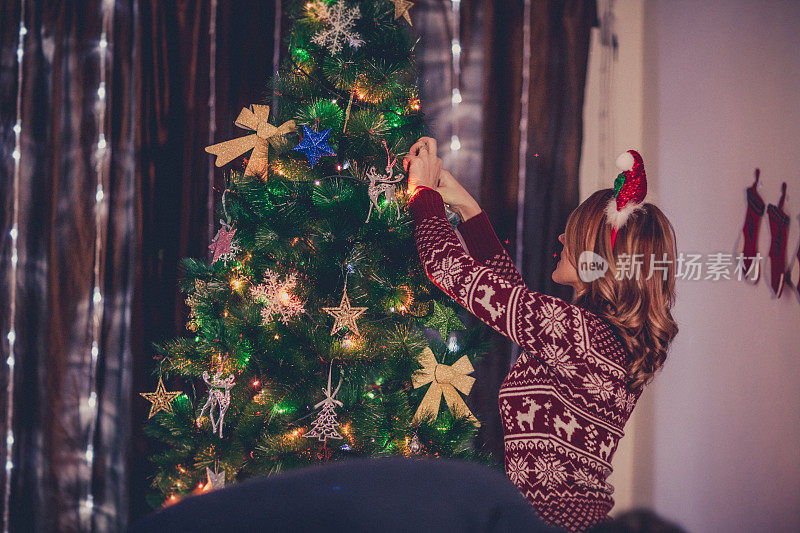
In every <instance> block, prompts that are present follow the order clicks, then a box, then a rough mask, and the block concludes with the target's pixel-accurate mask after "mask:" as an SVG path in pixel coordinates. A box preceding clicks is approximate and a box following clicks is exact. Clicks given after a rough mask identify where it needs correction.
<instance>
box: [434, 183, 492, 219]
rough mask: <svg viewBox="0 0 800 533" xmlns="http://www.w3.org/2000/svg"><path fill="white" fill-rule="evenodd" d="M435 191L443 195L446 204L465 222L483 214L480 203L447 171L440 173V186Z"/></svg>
mask: <svg viewBox="0 0 800 533" xmlns="http://www.w3.org/2000/svg"><path fill="white" fill-rule="evenodd" d="M435 190H436V191H437V192H438V193H439V194H441V195H442V199H443V200H444V203H446V204H447V205H449V206H450V209H452V210H453V211H455V212H456V213H458V214H459V216H461V220H462V221H465V220H467V219H469V218H472V217H474V216H475V215H477V214H479V213H480V212H481V208H480V206H479V205H478V202H476V201H475V199H474V198H473V197H472V195H470V194H469V193H468V192H467V190H466V189H465V188H464V187H462V186H461V184H460V183H459V182H458V181H457V180H456V179H455V178H454V177H453V175H452V174H450V173H449V172H448V171H446V170H442V171H441V172H440V173H439V186H438V187H435Z"/></svg>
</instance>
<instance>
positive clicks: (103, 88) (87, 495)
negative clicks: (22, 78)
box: [79, 0, 115, 530]
mask: <svg viewBox="0 0 800 533" xmlns="http://www.w3.org/2000/svg"><path fill="white" fill-rule="evenodd" d="M114 8H115V3H114V0H103V1H102V17H103V22H102V30H101V33H100V40H99V41H98V45H97V47H98V51H99V56H100V57H99V61H100V81H99V83H98V86H97V105H96V106H95V109H96V111H95V113H96V117H95V118H96V124H97V142H96V144H95V151H94V162H95V179H96V182H95V183H96V185H95V193H94V201H95V204H94V221H95V241H94V269H93V288H92V304H91V327H90V349H89V356H90V357H89V395H88V397H87V398H86V399H85V400H84V402H85V405H84V406H81V407H82V409H81V410H82V411H83V410H84V409H85V411H86V412H88V417H89V428H88V432H87V438H86V450H85V452H84V460H85V461H86V472H87V479H86V484H85V488H84V496H83V498H82V500H81V501H80V505H79V507H80V509H79V510H80V512H79V515H80V517H81V519H82V521H83V522H84V526H83V527H84V528H85V529H87V530H91V529H92V528H93V524H92V515H93V514H94V507H95V503H94V493H93V487H92V472H93V470H94V461H95V455H96V454H95V448H94V441H95V436H96V433H97V416H98V410H99V409H98V401H97V363H98V361H99V359H100V338H101V333H102V326H103V311H104V301H105V299H104V297H103V292H102V289H101V285H102V257H103V251H102V247H103V228H104V227H105V221H106V216H107V213H108V199H107V197H106V194H105V190H104V182H105V181H106V179H107V172H108V169H109V166H110V162H111V147H110V144H109V142H108V139H107V136H106V131H107V130H106V115H107V112H108V99H107V96H108V94H107V93H108V86H107V80H108V63H109V61H110V58H111V56H110V48H111V41H110V36H111V29H112V27H113V22H114Z"/></svg>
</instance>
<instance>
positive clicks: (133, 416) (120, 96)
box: [0, 0, 276, 531]
mask: <svg viewBox="0 0 800 533" xmlns="http://www.w3.org/2000/svg"><path fill="white" fill-rule="evenodd" d="M100 2H101V0H90V1H80V0H66V1H65V0H62V1H41V2H32V1H28V2H26V5H27V12H26V16H25V22H26V26H27V28H28V34H27V36H26V42H25V55H24V59H23V66H24V76H23V79H24V82H23V86H22V97H23V103H24V107H23V109H22V127H23V133H22V157H21V170H22V172H21V181H20V189H19V192H20V215H19V216H20V235H19V263H18V269H19V270H18V275H17V290H18V293H17V312H16V314H15V316H16V332H17V342H16V350H15V352H16V361H17V364H16V367H15V368H16V372H15V384H14V385H15V388H14V399H15V416H14V423H13V425H14V434H15V444H14V456H13V461H14V470H13V475H12V491H11V501H10V505H9V508H10V515H11V516H10V518H11V522H10V523H11V529H12V531H75V530H88V529H89V527H90V526H88V525H87V524H86V523H85V522H83V523H82V522H81V521H80V509H81V507H80V505H81V502H82V500H83V499H84V497H85V494H86V491H87V487H89V486H90V485H89V484H91V490H92V493H93V495H94V509H93V510H94V513H93V516H94V518H93V522H92V523H91V528H92V529H94V530H97V531H118V530H122V529H124V528H125V526H126V525H127V524H128V523H129V521H131V520H135V519H136V518H138V517H139V516H141V515H143V514H145V513H146V512H148V511H149V507H148V506H147V505H146V503H145V500H144V497H145V494H146V492H147V491H148V484H149V481H148V476H149V475H150V473H151V470H150V466H149V464H148V463H147V460H146V456H147V454H148V450H147V441H146V439H145V438H144V436H143V435H142V431H141V427H142V423H143V422H144V420H145V419H146V417H147V412H148V411H147V407H148V404H147V402H146V401H144V400H143V399H142V398H141V397H139V396H138V394H137V393H138V392H141V391H150V390H152V389H153V379H152V377H151V371H152V367H153V365H152V357H153V350H152V347H151V344H152V343H153V342H161V341H164V340H167V339H170V338H173V337H175V336H176V335H181V334H183V333H185V330H184V326H185V306H184V304H183V301H182V300H183V298H182V296H181V295H180V294H179V293H178V291H177V279H178V276H179V260H180V258H181V257H187V256H193V257H204V256H205V254H206V253H207V248H206V247H207V246H208V234H209V214H208V207H207V206H208V202H207V198H208V190H209V187H208V169H209V159H210V158H209V157H208V156H207V154H205V153H204V151H203V148H204V147H205V146H206V145H207V144H208V143H207V138H208V131H209V113H210V106H209V104H208V101H209V42H210V40H209V17H210V8H209V6H210V5H211V2H210V1H206V2H197V1H188V0H181V1H177V2H158V1H154V2H150V1H144V0H116V1H115V2H114V6H115V8H114V24H113V31H112V32H111V34H110V35H109V40H110V47H109V50H110V54H109V56H110V59H109V61H108V63H107V65H108V69H109V70H108V82H107V95H108V113H107V119H106V125H105V126H106V136H107V139H108V143H109V146H110V150H111V163H110V166H109V168H107V169H106V172H105V176H104V190H105V197H106V200H107V202H108V203H107V205H108V210H107V217H106V218H105V219H104V221H103V224H102V227H101V236H102V243H103V244H102V255H101V277H100V287H101V290H102V293H103V296H104V316H103V323H102V334H101V336H100V339H98V340H99V341H100V355H99V362H98V366H97V387H98V413H99V414H98V425H97V432H96V436H95V438H94V442H93V445H94V466H93V468H92V471H91V472H90V471H89V469H88V466H87V462H86V459H85V458H86V447H87V445H88V436H89V433H88V430H87V427H88V420H89V418H88V416H87V413H88V412H89V411H88V410H87V409H86V407H85V406H86V400H87V396H88V394H89V371H90V363H89V361H90V343H89V338H90V321H91V303H90V302H91V297H92V287H93V268H94V249H95V235H96V231H95V217H94V207H95V180H96V174H95V172H94V166H93V165H94V164H93V157H94V146H95V144H96V142H97V134H98V131H97V130H98V128H97V127H96V119H95V106H96V102H97V87H98V83H99V57H100V54H99V51H98V41H99V36H100V32H101V23H102V10H101V3H100ZM275 11H276V3H275V2H273V1H269V2H246V1H224V2H219V8H218V10H217V54H216V58H217V64H216V69H217V91H216V117H217V120H216V124H217V127H216V130H217V133H216V137H217V139H225V138H230V137H232V136H233V135H234V131H233V130H234V126H233V120H234V119H235V118H236V116H237V114H238V112H239V110H240V109H241V108H242V106H244V105H247V104H250V103H254V102H255V103H260V102H262V101H264V100H266V99H267V95H266V94H265V89H266V84H267V81H268V77H269V76H270V75H271V73H272V70H273V36H274V31H273V30H274V25H275V22H274V21H275ZM19 13H20V2H13V1H8V2H2V3H0V21H2V24H0V46H1V47H2V48H1V49H0V142H1V143H2V144H1V145H0V154H3V157H2V159H1V160H0V206H2V207H1V208H0V217H2V218H1V220H2V226H1V229H2V232H3V233H2V238H0V271H2V272H3V276H2V277H0V295H1V296H0V298H2V300H0V302H2V303H0V331H2V332H3V342H0V358H2V361H5V359H6V357H7V355H8V344H7V343H6V342H5V333H6V332H7V330H8V324H9V316H8V315H9V308H8V304H7V301H8V300H7V296H8V294H9V286H8V284H9V280H10V277H9V276H8V275H6V273H9V272H10V265H9V259H10V255H11V253H10V246H11V242H10V239H9V238H7V235H8V230H9V229H10V226H11V216H12V198H13V194H12V192H13V191H12V188H13V179H12V178H13V160H12V159H11V158H10V157H7V156H9V155H10V153H11V150H12V149H13V145H14V134H13V131H12V130H11V126H12V125H13V124H14V121H15V116H16V109H15V102H16V93H17V58H16V46H17V37H18V25H17V24H18V21H19ZM215 175H216V182H217V185H218V186H219V185H220V184H221V183H222V174H221V171H219V170H217V171H216V173H215ZM217 188H219V187H217ZM215 196H216V197H215V202H216V201H217V200H218V199H219V197H218V196H219V195H218V194H216V195H215ZM217 218H218V217H214V218H213V220H212V222H213V221H216V219H217ZM1 379H2V380H3V381H2V383H0V387H3V389H2V390H3V391H5V386H6V384H7V381H8V373H7V371H6V365H3V370H2V378H1ZM5 397H6V396H5V394H0V413H2V415H3V416H4V415H5ZM3 440H4V441H5V439H3ZM2 475H5V470H4V469H2ZM3 481H4V480H2V479H0V482H3ZM0 486H2V485H0Z"/></svg>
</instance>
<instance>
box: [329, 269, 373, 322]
mask: <svg viewBox="0 0 800 533" xmlns="http://www.w3.org/2000/svg"><path fill="white" fill-rule="evenodd" d="M367 309H369V308H368V307H351V306H350V298H348V297H347V279H345V281H344V291H343V293H342V302H341V303H340V304H339V307H323V308H322V310H323V311H325V312H326V313H328V314H329V315H331V316H332V317H335V318H336V321H335V322H334V324H333V328H332V329H331V335H333V334H334V333H336V332H337V331H339V330H340V329H341V328H343V327H346V328H348V329H349V330H350V331H352V332H353V333H354V334H355V335H360V333H359V332H358V325H357V324H356V318H358V317H359V316H361V315H362V314H363V313H364V311H366V310H367Z"/></svg>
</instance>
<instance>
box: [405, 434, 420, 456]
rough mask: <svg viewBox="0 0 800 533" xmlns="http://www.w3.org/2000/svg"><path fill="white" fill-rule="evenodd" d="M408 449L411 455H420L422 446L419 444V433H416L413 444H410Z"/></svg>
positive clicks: (412, 438)
mask: <svg viewBox="0 0 800 533" xmlns="http://www.w3.org/2000/svg"><path fill="white" fill-rule="evenodd" d="M408 449H409V450H411V453H419V451H420V450H421V449H422V444H421V443H420V442H419V436H418V435H417V432H416V431H415V432H414V436H413V437H411V442H410V443H409V444H408Z"/></svg>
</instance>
